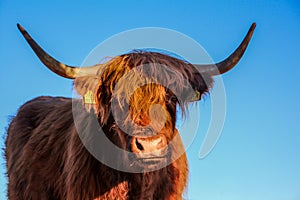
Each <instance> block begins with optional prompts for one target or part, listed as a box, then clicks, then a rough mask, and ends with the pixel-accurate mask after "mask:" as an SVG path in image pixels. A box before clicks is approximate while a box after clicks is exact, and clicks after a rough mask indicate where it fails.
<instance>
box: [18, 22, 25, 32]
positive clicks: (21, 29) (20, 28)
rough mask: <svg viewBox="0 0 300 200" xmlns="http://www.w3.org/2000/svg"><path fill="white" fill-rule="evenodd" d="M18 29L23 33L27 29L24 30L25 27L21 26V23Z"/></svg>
mask: <svg viewBox="0 0 300 200" xmlns="http://www.w3.org/2000/svg"><path fill="white" fill-rule="evenodd" d="M17 27H18V29H19V30H20V31H21V32H23V31H25V29H24V28H23V26H21V25H20V24H19V23H17Z"/></svg>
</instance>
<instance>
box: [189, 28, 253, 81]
mask: <svg viewBox="0 0 300 200" xmlns="http://www.w3.org/2000/svg"><path fill="white" fill-rule="evenodd" d="M255 27H256V23H253V24H252V25H251V27H250V29H249V31H248V33H247V35H246V36H245V38H244V40H243V41H242V43H241V44H240V45H239V46H238V48H237V49H236V50H235V51H234V52H233V53H232V54H231V55H230V56H229V57H228V58H226V59H225V60H223V61H221V62H219V63H216V64H193V65H194V66H195V67H196V68H197V70H198V71H199V72H200V73H208V74H210V75H212V76H216V75H219V74H224V73H226V72H228V71H229V70H231V69H232V68H233V67H234V66H235V65H236V64H237V63H238V62H239V60H240V59H241V58H242V56H243V54H244V52H245V50H246V48H247V46H248V44H249V42H250V40H251V37H252V35H253V32H254V29H255Z"/></svg>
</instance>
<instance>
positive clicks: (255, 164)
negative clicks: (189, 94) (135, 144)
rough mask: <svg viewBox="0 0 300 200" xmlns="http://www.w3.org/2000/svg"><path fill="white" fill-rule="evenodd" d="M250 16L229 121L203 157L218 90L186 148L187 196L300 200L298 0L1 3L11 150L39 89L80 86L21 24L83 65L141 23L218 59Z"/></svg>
mask: <svg viewBox="0 0 300 200" xmlns="http://www.w3.org/2000/svg"><path fill="white" fill-rule="evenodd" d="M252 22H256V23H257V28H256V31H255V33H254V36H253V40H252V41H251V43H250V45H249V48H248V49H247V51H246V53H245V55H244V57H243V58H242V60H241V62H240V63H239V64H238V66H237V67H236V68H235V69H234V70H232V71H231V72H230V73H228V74H226V75H224V76H223V81H224V85H225V89H226V96H227V100H226V102H227V104H226V105H227V106H226V109H227V114H226V120H225V125H224V129H223V131H222V135H221V137H220V140H219V141H218V143H217V144H216V146H215V148H214V149H213V151H212V152H211V153H210V154H209V155H208V156H207V157H205V158H204V159H199V158H198V154H199V149H200V146H201V143H202V141H203V138H204V135H205V132H206V130H207V126H208V125H207V124H208V121H209V117H210V114H209V113H210V96H207V97H206V98H205V99H204V100H203V102H201V103H199V106H200V108H201V112H203V115H202V114H201V120H202V121H201V123H202V124H203V126H201V127H200V129H199V131H198V134H197V136H196V138H195V140H194V142H193V144H192V145H191V147H190V148H189V149H188V151H187V154H188V158H189V165H190V176H189V185H188V188H187V193H186V196H187V198H188V199H192V200H198V199H205V200H241V199H243V200H299V199H300V170H299V169H300V126H299V123H300V117H299V115H300V105H299V102H300V94H299V92H300V90H299V88H298V87H299V85H300V84H299V83H300V66H299V57H298V56H299V55H300V39H299V36H300V3H299V1H297V0H294V1H293V0H290V1H288V0H287V1H282V0H277V1H271V0H270V1H267V0H266V1H260V0H253V1H249V0H247V1H246V0H239V1H238V0H237V1H233V0H229V1H208V0H207V1H188V0H187V1H183V0H181V1H158V0H151V1H105V2H104V1H96V0H95V1H81V3H75V2H74V1H69V0H66V1H58V0H55V1H53V0H52V1H21V0H19V1H17V0H14V1H10V0H3V1H0V60H1V73H0V91H1V106H0V146H1V148H4V138H5V128H6V127H7V125H8V119H9V118H10V116H11V115H14V114H15V113H16V111H17V109H18V107H19V106H20V105H22V104H23V103H25V102H26V101H27V100H30V99H32V98H34V97H36V96H39V95H53V96H69V97H70V96H72V82H71V81H70V80H66V79H64V78H61V77H58V76H56V75H54V74H53V73H51V72H50V71H49V70H48V69H46V68H45V67H44V66H43V65H42V64H41V63H40V62H39V60H38V59H37V57H36V56H35V55H34V53H33V51H32V50H31V49H30V48H29V46H28V45H27V44H26V42H25V40H24V39H23V38H22V36H21V34H20V33H19V31H18V30H17V27H16V23H21V24H22V25H23V26H24V27H26V29H27V30H28V31H29V32H30V33H31V34H32V35H33V36H34V38H35V39H36V40H37V41H38V42H39V43H40V44H41V45H42V46H43V47H44V48H45V49H46V50H47V51H48V52H49V53H50V54H52V55H53V56H54V57H56V58H58V59H59V60H62V61H64V62H65V63H69V64H73V65H80V64H81V63H82V62H83V60H84V59H85V57H86V56H87V55H88V53H89V52H90V51H91V50H92V49H93V48H94V47H95V46H96V45H98V44H99V43H101V42H102V41H104V40H105V39H107V38H109V37H110V36H112V35H114V34H117V33H120V32H122V31H126V30H129V29H133V28H140V27H163V28H168V29H173V30H176V31H179V32H181V33H184V34H186V35H187V36H189V37H191V38H193V39H194V40H196V41H197V42H198V43H199V44H201V45H202V46H203V47H204V48H205V49H206V51H207V52H208V53H209V55H210V56H211V57H212V58H213V59H214V60H215V61H219V60H221V59H223V58H225V57H226V56H227V55H229V53H231V52H232V51H233V50H234V49H235V47H237V45H238V44H239V43H240V41H241V40H242V38H243V37H244V35H245V33H246V31H247V30H248V28H249V27H250V25H251V23H252ZM120 45H122V44H120ZM107 56H109V55H107ZM99 59H101V58H99ZM187 120H188V119H187ZM16 148H17V147H16ZM0 163H1V165H0V199H6V194H5V191H6V182H7V180H6V178H5V161H4V159H3V156H2V157H1V159H0Z"/></svg>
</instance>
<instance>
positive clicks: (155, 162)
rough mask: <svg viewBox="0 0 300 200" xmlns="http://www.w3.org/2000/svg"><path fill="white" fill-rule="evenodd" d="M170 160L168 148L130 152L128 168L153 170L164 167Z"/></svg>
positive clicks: (142, 170)
mask: <svg viewBox="0 0 300 200" xmlns="http://www.w3.org/2000/svg"><path fill="white" fill-rule="evenodd" d="M169 160H170V152H169V151H168V148H164V149H162V150H157V151H155V152H151V153H142V154H140V153H132V154H131V155H130V156H129V162H130V164H129V166H130V168H135V169H137V170H140V171H141V172H144V171H154V170H159V169H161V168H163V167H165V166H166V165H167V164H168V163H169Z"/></svg>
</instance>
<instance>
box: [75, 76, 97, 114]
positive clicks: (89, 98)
mask: <svg viewBox="0 0 300 200" xmlns="http://www.w3.org/2000/svg"><path fill="white" fill-rule="evenodd" d="M100 83H101V81H100V78H99V76H96V75H88V76H82V77H77V78H76V79H75V80H74V89H75V90H76V92H77V93H78V94H79V95H80V96H81V97H82V101H83V104H84V106H85V108H86V110H87V111H88V112H91V111H92V109H93V110H94V112H96V111H97V107H98V105H99V100H98V98H97V91H98V88H99V86H100Z"/></svg>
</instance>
